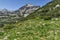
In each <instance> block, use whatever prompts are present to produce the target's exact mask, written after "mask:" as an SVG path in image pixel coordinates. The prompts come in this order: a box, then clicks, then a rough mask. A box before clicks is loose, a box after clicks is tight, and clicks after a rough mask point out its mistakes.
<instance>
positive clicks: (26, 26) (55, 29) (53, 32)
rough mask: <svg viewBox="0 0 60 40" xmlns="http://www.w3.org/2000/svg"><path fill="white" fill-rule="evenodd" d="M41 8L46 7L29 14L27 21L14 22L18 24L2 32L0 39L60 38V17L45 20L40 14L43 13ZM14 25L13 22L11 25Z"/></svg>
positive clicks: (33, 39)
mask: <svg viewBox="0 0 60 40" xmlns="http://www.w3.org/2000/svg"><path fill="white" fill-rule="evenodd" d="M46 8H47V7H46ZM40 10H44V7H43V8H41V9H39V10H38V11H36V12H34V13H33V14H31V15H29V16H28V17H27V18H26V19H28V20H25V21H24V20H23V22H21V21H20V22H18V23H15V24H13V25H14V26H16V27H14V28H13V29H6V30H4V32H2V33H0V34H1V36H0V39H1V40H4V39H6V40H60V18H52V19H51V20H43V19H41V18H40V17H41V16H40V14H39V13H41V11H40ZM49 12H50V11H49ZM45 13H47V12H45ZM50 13H51V12H50ZM38 14H39V15H38ZM32 16H33V17H32ZM13 25H12V24H11V26H13ZM5 26H7V25H5ZM8 26H10V25H8ZM3 34H4V35H3Z"/></svg>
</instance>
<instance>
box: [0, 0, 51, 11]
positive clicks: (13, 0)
mask: <svg viewBox="0 0 60 40" xmlns="http://www.w3.org/2000/svg"><path fill="white" fill-rule="evenodd" d="M50 1H51V0H0V9H4V8H6V9H8V10H16V9H18V8H20V7H22V6H23V5H25V4H32V5H37V6H43V5H45V4H46V3H48V2H50Z"/></svg>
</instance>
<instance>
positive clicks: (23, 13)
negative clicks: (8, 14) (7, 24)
mask: <svg viewBox="0 0 60 40" xmlns="http://www.w3.org/2000/svg"><path fill="white" fill-rule="evenodd" d="M38 8H40V6H34V5H31V4H26V5H25V6H23V7H21V8H19V10H17V13H19V15H20V16H23V17H26V16H28V15H29V14H30V13H32V12H34V11H35V10H37V9H38Z"/></svg>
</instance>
